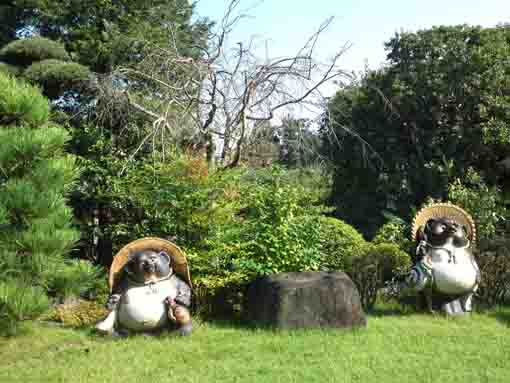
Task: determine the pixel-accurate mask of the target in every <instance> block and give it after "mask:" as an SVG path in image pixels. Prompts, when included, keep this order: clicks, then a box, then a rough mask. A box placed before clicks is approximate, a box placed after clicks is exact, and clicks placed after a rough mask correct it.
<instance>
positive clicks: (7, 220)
mask: <svg viewBox="0 0 510 383" xmlns="http://www.w3.org/2000/svg"><path fill="white" fill-rule="evenodd" d="M68 139H69V136H68V133H67V132H66V131H65V129H63V128H61V127H59V126H56V125H54V124H52V122H51V121H50V106H49V103H48V100H47V99H46V98H45V97H44V96H43V95H42V94H41V92H40V91H39V89H37V88H35V87H33V86H32V85H29V84H26V83H24V82H21V81H19V80H17V79H15V78H14V77H12V76H10V75H7V74H5V73H2V72H0V228H1V230H0V320H1V319H2V317H3V319H5V318H6V317H7V318H10V319H13V317H14V319H24V318H26V317H27V316H28V317H30V316H31V315H32V314H35V313H34V311H36V313H37V312H38V311H40V309H41V308H42V307H44V306H45V305H44V304H43V303H44V302H46V303H47V302H48V298H47V297H46V294H48V293H50V292H51V290H52V289H53V290H54V289H55V288H56V287H57V286H56V284H58V283H60V282H57V281H61V275H62V271H63V269H64V268H65V267H66V262H65V258H64V255H65V254H66V253H67V252H68V251H69V250H70V249H71V247H72V246H73V245H74V244H75V242H76V241H77V240H78V238H79V235H78V232H77V231H76V230H75V229H74V228H73V227H72V225H71V223H72V211H71V209H70V208H69V207H68V206H66V193H67V192H68V191H69V188H70V186H71V185H72V183H73V180H74V179H75V178H76V177H77V176H78V168H77V166H76V164H75V160H74V158H73V157H72V156H70V155H68V154H65V153H64V147H65V145H66V142H67V141H68ZM64 274H67V275H69V274H70V273H69V272H67V273H64ZM34 289H36V290H34ZM53 292H54V293H58V292H57V291H53ZM34 295H39V297H36V296H34ZM27 297H31V298H30V299H31V303H30V302H27V301H26V298H27ZM23 299H25V301H24V300H23ZM41 302H42V303H41ZM20 303H23V304H20ZM22 306H23V307H22ZM28 306H30V307H28ZM46 306H47V304H46ZM1 326H2V325H1V324H0V327H1Z"/></svg>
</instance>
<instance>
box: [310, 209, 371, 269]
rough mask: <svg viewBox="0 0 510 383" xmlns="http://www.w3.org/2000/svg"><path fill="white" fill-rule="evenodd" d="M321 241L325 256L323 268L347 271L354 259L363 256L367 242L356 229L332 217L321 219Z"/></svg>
mask: <svg viewBox="0 0 510 383" xmlns="http://www.w3.org/2000/svg"><path fill="white" fill-rule="evenodd" d="M320 239H321V244H322V252H323V255H324V258H323V261H322V265H321V267H322V268H323V269H329V270H345V269H346V267H347V266H348V265H349V264H350V262H351V261H350V259H351V258H352V257H357V256H360V255H361V254H363V252H364V251H365V247H366V246H367V242H366V241H365V239H364V238H363V236H362V235H361V234H360V233H358V231H356V229H355V228H353V227H352V226H350V225H348V224H347V223H345V222H343V221H341V220H339V219H336V218H332V217H321V218H320Z"/></svg>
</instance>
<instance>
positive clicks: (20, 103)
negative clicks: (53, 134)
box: [0, 72, 50, 142]
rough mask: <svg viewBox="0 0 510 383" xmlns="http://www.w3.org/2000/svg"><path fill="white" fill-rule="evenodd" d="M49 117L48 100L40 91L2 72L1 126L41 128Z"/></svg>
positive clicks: (0, 75)
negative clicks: (24, 125) (23, 125)
mask: <svg viewBox="0 0 510 383" xmlns="http://www.w3.org/2000/svg"><path fill="white" fill-rule="evenodd" d="M49 116H50V106H49V103H48V100H46V98H44V96H42V95H41V92H40V91H39V89H37V88H36V87H34V86H32V85H29V84H25V83H23V82H21V81H17V80H16V79H15V78H14V77H11V76H9V75H6V74H4V73H2V72H0V125H3V126H5V125H14V124H15V125H22V124H27V125H30V126H41V125H44V124H46V122H47V121H48V118H49ZM2 142H3V141H2Z"/></svg>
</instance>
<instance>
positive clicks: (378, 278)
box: [346, 243, 411, 310]
mask: <svg viewBox="0 0 510 383" xmlns="http://www.w3.org/2000/svg"><path fill="white" fill-rule="evenodd" d="M350 261H351V262H350V264H349V265H348V266H347V268H346V271H347V274H349V276H350V277H351V279H352V280H353V282H354V283H355V284H356V286H357V288H358V291H359V293H360V297H361V303H362V305H363V308H364V309H366V310H371V309H372V308H373V307H374V304H375V302H376V300H377V295H378V292H379V291H380V290H381V289H382V288H383V287H384V286H385V285H386V283H387V282H389V281H391V280H392V279H393V278H394V277H395V276H397V275H398V274H400V273H403V272H405V271H406V270H408V268H409V267H410V266H411V258H410V257H409V255H408V254H407V253H405V252H403V251H402V250H401V249H400V248H399V247H398V246H397V245H395V244H391V243H379V244H371V243H370V244H367V245H366V246H365V248H364V251H363V253H362V254H361V255H359V256H357V257H353V258H351V259H350Z"/></svg>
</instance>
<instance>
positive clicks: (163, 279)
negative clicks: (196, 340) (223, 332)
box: [96, 238, 192, 335]
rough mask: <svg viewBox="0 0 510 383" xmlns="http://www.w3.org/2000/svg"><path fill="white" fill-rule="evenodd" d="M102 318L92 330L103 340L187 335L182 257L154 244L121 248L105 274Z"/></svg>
mask: <svg viewBox="0 0 510 383" xmlns="http://www.w3.org/2000/svg"><path fill="white" fill-rule="evenodd" d="M109 284H110V292H111V294H110V297H109V299H108V302H107V304H106V307H107V308H108V309H109V310H110V313H109V314H108V316H107V317H106V318H105V319H104V320H102V321H101V322H99V323H98V324H97V325H96V329H97V330H98V331H99V332H101V333H105V334H111V335H127V334H129V333H132V332H146V333H154V332H156V333H157V332H160V331H162V330H165V329H168V330H177V331H178V332H179V334H181V335H189V334H190V333H191V329H192V324H191V316H190V313H189V309H188V307H189V306H190V299H191V280H190V276H189V269H188V264H187V261H186V258H185V256H184V253H183V252H182V250H181V249H179V248H178V247H177V246H176V245H174V244H173V243H171V242H169V241H166V240H164V239H160V238H144V239H139V240H137V241H134V242H131V243H130V244H128V245H126V246H124V247H123V248H122V249H121V250H120V251H119V252H118V253H117V255H116V256H115V258H114V260H113V263H112V266H111V268H110V278H109Z"/></svg>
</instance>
